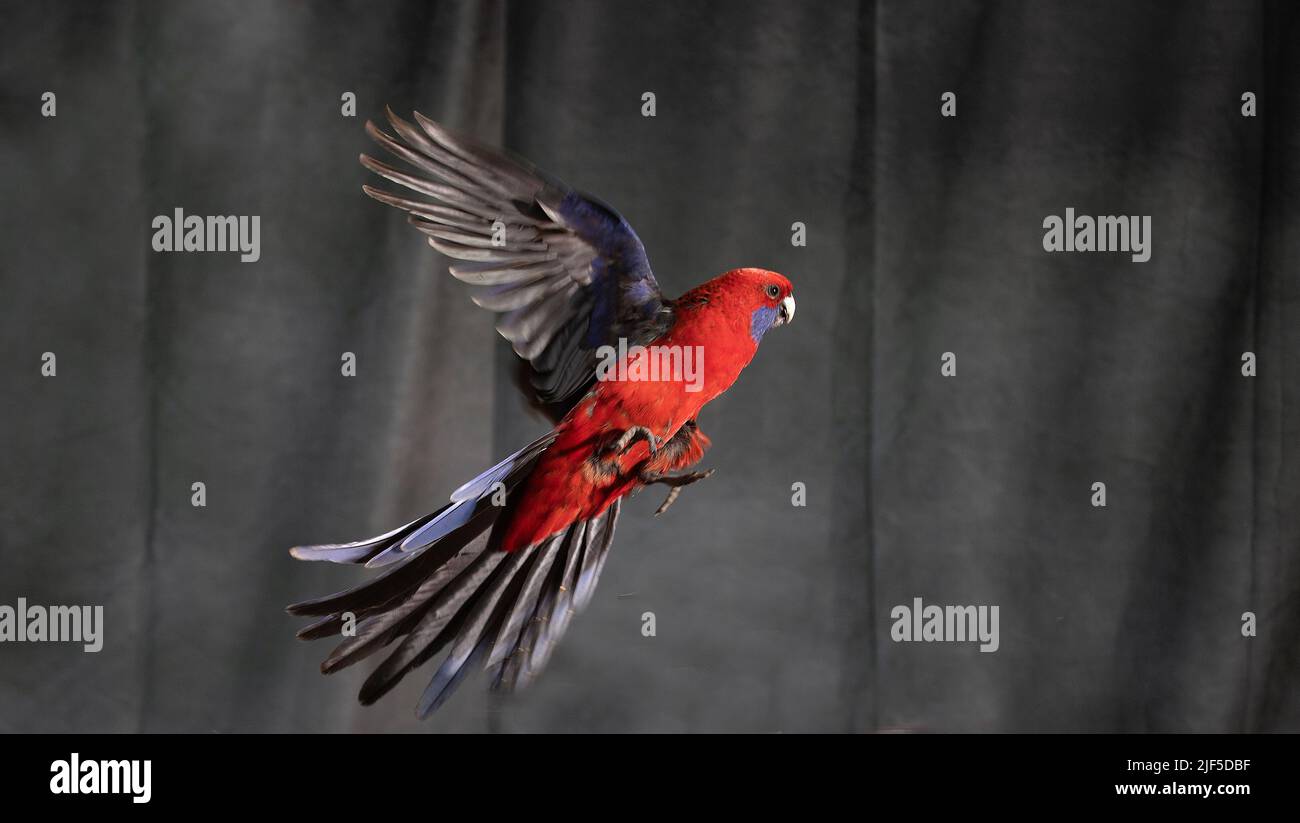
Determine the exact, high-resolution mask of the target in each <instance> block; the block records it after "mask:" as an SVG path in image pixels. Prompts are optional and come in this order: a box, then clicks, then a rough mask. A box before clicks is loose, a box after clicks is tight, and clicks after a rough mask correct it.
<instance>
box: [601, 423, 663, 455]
mask: <svg viewBox="0 0 1300 823" xmlns="http://www.w3.org/2000/svg"><path fill="white" fill-rule="evenodd" d="M638 440H644V441H645V442H646V445H647V446H649V447H650V454H651V455H653V454H654V453H655V452H657V451H659V438H658V437H657V436H655V433H654V432H652V431H650V430H649V429H647V428H646V427H645V426H633V427H632V428H630V429H628V430H627V431H625V432H623V435H622V436H621V437H619V438H618V439H617V440H615V441H614V442H613V443H611V444H610V445H609V446H608V447H607V448H606V449H605V451H606V452H618V453H620V454H621V453H623V452H625V451H627V450H628V449H629V448H631V447H632V445H633V444H634V443H636V441H638Z"/></svg>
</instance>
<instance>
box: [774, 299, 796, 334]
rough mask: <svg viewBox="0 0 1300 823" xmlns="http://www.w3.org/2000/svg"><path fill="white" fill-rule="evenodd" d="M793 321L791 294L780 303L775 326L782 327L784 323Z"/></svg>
mask: <svg viewBox="0 0 1300 823" xmlns="http://www.w3.org/2000/svg"><path fill="white" fill-rule="evenodd" d="M793 319H794V295H793V294H791V295H787V296H786V298H785V299H784V300H782V301H781V308H780V310H779V311H778V312H777V316H776V325H778V326H784V325H785V324H786V323H789V322H790V321H791V320H793Z"/></svg>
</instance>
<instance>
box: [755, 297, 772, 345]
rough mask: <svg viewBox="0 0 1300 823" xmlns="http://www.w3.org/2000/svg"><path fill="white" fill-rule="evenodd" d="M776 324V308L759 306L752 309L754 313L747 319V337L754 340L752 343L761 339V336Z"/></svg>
mask: <svg viewBox="0 0 1300 823" xmlns="http://www.w3.org/2000/svg"><path fill="white" fill-rule="evenodd" d="M775 322H776V308H775V307H772V306H760V307H759V308H757V309H754V313H753V314H752V315H750V318H749V336H750V337H752V338H754V342H755V343H757V342H758V341H760V340H762V339H763V334H764V332H766V331H767V330H768V329H770V328H772V324H773V323H775Z"/></svg>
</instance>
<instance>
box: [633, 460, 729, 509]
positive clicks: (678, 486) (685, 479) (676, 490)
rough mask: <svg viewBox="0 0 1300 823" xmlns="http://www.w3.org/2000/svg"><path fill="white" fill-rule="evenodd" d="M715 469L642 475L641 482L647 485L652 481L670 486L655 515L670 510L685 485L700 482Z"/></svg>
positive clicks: (710, 475)
mask: <svg viewBox="0 0 1300 823" xmlns="http://www.w3.org/2000/svg"><path fill="white" fill-rule="evenodd" d="M715 471H717V470H716V469H706V470H705V471H702V472H687V473H686V474H653V475H642V477H641V482H642V483H644V484H646V485H647V486H648V485H650V484H651V483H662V484H664V485H665V486H668V487H669V489H668V496H667V497H666V498H664V502H663V503H661V504H659V508H657V509H655V516H656V517H658V516H659V515H661V514H663V513H664V512H666V511H668V507H669V506H671V505H672V504H673V503H674V502H675V501H676V500H677V496H678V495H680V494H681V493H682V489H683V488H684V487H686V486H689V485H691V484H692V483H698V482H699V481H701V480H704V479H705V478H708V477H712V476H713V473H714V472H715Z"/></svg>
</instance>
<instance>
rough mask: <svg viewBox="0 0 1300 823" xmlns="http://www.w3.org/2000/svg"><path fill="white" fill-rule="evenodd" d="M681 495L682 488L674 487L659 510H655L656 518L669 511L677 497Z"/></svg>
mask: <svg viewBox="0 0 1300 823" xmlns="http://www.w3.org/2000/svg"><path fill="white" fill-rule="evenodd" d="M681 493H682V487H681V486H673V487H672V488H671V489H669V490H668V496H667V497H665V498H664V502H662V503H660V504H659V508H657V509H655V517H658V516H659V515H661V514H663V513H664V512H666V511H668V507H669V506H671V505H672V504H673V501H674V500H676V499H677V496H678V495H679V494H681Z"/></svg>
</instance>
